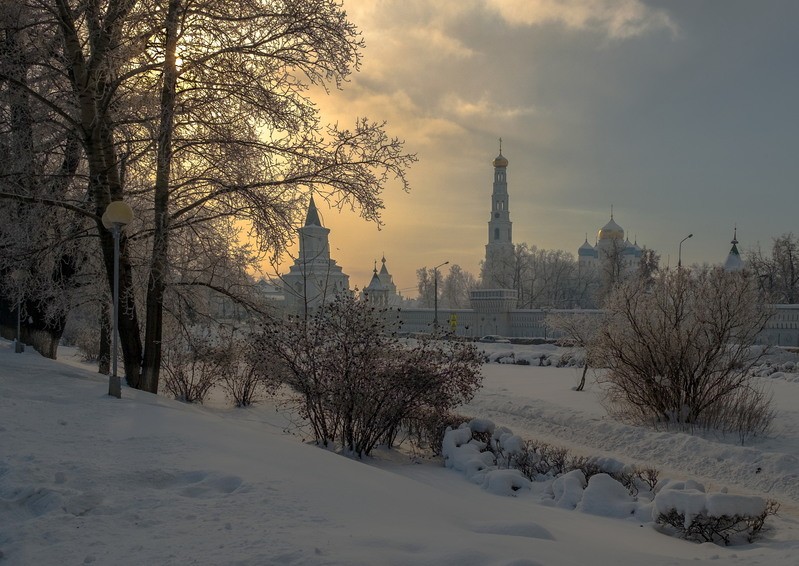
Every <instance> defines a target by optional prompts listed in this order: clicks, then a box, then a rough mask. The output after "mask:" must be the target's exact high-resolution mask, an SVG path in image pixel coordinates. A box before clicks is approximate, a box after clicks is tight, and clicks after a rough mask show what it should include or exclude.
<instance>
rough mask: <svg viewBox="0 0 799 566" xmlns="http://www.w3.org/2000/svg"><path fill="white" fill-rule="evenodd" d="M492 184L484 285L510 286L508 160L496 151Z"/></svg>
mask: <svg viewBox="0 0 799 566" xmlns="http://www.w3.org/2000/svg"><path fill="white" fill-rule="evenodd" d="M493 165H494V185H493V190H492V192H491V218H490V219H489V220H488V243H487V244H486V257H485V262H484V263H483V272H482V275H483V287H484V288H513V283H514V282H513V223H512V222H511V221H510V202H509V197H508V177H507V175H508V173H507V170H508V160H507V158H505V156H504V155H502V139H501V138H500V140H499V155H498V156H497V157H496V158H495V159H494V161H493Z"/></svg>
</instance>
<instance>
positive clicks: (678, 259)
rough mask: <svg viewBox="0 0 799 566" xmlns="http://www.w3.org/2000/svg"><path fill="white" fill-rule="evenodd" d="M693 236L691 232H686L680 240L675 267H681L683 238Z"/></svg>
mask: <svg viewBox="0 0 799 566" xmlns="http://www.w3.org/2000/svg"><path fill="white" fill-rule="evenodd" d="M693 237H694V235H693V234H688V235H687V236H686V237H685V238H683V239H682V240H680V248H679V252H678V254H677V269H680V268H681V267H682V243H683V242H684V241H685V240H687V239H688V238H693Z"/></svg>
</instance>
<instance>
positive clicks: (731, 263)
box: [724, 226, 745, 271]
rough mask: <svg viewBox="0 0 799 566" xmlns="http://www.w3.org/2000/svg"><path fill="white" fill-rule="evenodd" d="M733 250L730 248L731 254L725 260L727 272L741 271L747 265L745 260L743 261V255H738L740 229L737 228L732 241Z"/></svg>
mask: <svg viewBox="0 0 799 566" xmlns="http://www.w3.org/2000/svg"><path fill="white" fill-rule="evenodd" d="M730 243H731V244H732V248H730V253H728V254H727V259H726V260H724V270H725V271H741V270H742V269H743V268H744V267H745V265H744V260H743V259H741V254H740V253H738V227H737V226H736V227H735V229H734V230H733V236H732V241H731V242H730Z"/></svg>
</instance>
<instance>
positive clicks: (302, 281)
mask: <svg viewBox="0 0 799 566" xmlns="http://www.w3.org/2000/svg"><path fill="white" fill-rule="evenodd" d="M297 233H298V235H299V240H300V250H299V254H298V256H297V259H295V260H294V265H292V266H291V267H290V268H289V272H288V273H287V274H285V275H284V276H283V277H282V279H283V292H284V295H285V304H286V310H287V311H288V312H290V313H294V314H307V313H308V312H309V311H311V310H313V309H315V308H316V307H318V306H320V305H323V304H325V303H329V302H331V301H332V300H333V299H334V298H335V296H336V295H337V294H339V293H344V292H349V289H350V278H349V276H348V275H346V274H345V273H344V272H343V271H342V269H341V267H340V266H339V265H337V264H336V261H335V260H334V259H332V258H331V257H330V243H329V242H328V235H329V234H330V229H329V228H325V227H324V226H322V220H321V219H320V217H319V211H318V210H317V208H316V203H314V200H313V197H311V199H310V202H309V203H308V213H307V214H306V217H305V225H304V226H303V227H302V228H300V229H298V230H297Z"/></svg>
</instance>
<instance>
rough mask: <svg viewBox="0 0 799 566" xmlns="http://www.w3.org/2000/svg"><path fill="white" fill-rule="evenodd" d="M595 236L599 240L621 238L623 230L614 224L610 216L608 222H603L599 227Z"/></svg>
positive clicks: (622, 237)
mask: <svg viewBox="0 0 799 566" xmlns="http://www.w3.org/2000/svg"><path fill="white" fill-rule="evenodd" d="M597 238H598V239H600V240H623V239H624V230H623V229H622V227H621V226H619V225H618V224H616V222H615V221H614V220H613V217H612V216H611V217H610V222H608V223H607V224H605V225H604V226H603V227H602V228H600V229H599V232H598V233H597Z"/></svg>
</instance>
